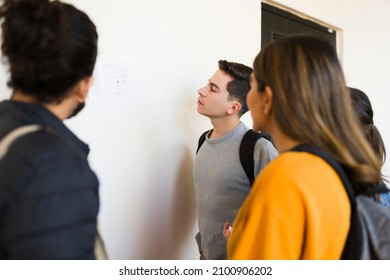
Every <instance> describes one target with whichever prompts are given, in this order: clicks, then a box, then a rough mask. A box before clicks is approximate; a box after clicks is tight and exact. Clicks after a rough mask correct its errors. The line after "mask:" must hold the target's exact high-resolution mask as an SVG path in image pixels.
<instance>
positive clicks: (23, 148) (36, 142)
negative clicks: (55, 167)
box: [10, 129, 75, 161]
mask: <svg viewBox="0 0 390 280" xmlns="http://www.w3.org/2000/svg"><path fill="white" fill-rule="evenodd" d="M10 152H14V153H15V154H16V155H18V156H22V157H23V158H29V159H31V160H32V161H43V160H53V159H55V158H62V157H67V156H74V155H75V152H74V151H73V149H72V148H71V147H69V145H67V144H66V143H65V142H64V141H63V140H61V139H60V138H59V136H57V135H55V134H54V133H51V132H49V131H46V130H44V129H42V130H37V131H35V132H32V133H29V134H27V135H24V136H23V137H21V138H20V139H17V140H16V141H15V143H14V147H13V148H12V150H10Z"/></svg>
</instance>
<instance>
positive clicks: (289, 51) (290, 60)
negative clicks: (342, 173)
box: [253, 35, 381, 188]
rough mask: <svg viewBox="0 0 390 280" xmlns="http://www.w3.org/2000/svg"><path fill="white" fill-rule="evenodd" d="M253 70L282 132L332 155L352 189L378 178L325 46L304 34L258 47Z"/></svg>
mask: <svg viewBox="0 0 390 280" xmlns="http://www.w3.org/2000/svg"><path fill="white" fill-rule="evenodd" d="M253 68H254V75H255V78H256V80H257V83H258V85H259V91H260V92H261V91H262V89H264V87H265V86H266V85H267V86H269V87H270V88H271V89H272V92H273V105H272V106H273V107H272V112H273V114H274V117H275V120H276V122H277V124H278V126H279V127H280V129H281V130H282V132H283V133H284V134H286V135H287V136H289V137H291V138H292V139H295V140H297V141H300V142H303V143H308V144H311V145H314V146H316V147H318V148H321V149H322V150H324V151H325V152H327V153H328V154H329V155H331V156H332V157H334V158H335V159H336V160H337V161H339V162H340V163H341V164H342V165H343V166H344V167H345V168H346V170H347V172H348V175H349V177H350V179H351V181H352V183H353V184H354V185H355V186H358V188H366V187H368V186H373V185H376V184H378V183H379V182H380V179H381V173H380V169H381V162H380V160H378V157H377V156H376V155H375V153H374V152H373V150H372V148H371V146H370V145H369V143H368V142H367V140H366V139H365V137H364V135H363V134H362V133H361V129H360V127H359V125H358V123H357V120H356V118H355V116H354V113H353V110H352V105H351V100H350V94H349V91H348V88H347V86H346V84H345V79H344V74H343V71H342V68H341V65H340V62H339V60H338V57H337V52H336V50H335V49H334V48H333V47H332V46H331V45H329V44H328V43H327V42H325V41H323V40H321V39H318V38H315V37H310V36H304V35H298V36H292V37H287V38H283V39H280V40H278V41H275V42H273V43H271V44H270V45H268V46H266V47H265V48H264V49H262V50H261V52H260V54H259V55H258V56H257V57H256V59H255V61H254V67H253ZM260 94H261V93H260Z"/></svg>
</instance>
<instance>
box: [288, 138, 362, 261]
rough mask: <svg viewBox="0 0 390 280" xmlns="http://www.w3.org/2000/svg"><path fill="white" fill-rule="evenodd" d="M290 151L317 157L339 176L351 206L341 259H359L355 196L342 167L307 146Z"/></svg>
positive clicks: (320, 152)
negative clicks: (349, 223) (349, 221)
mask: <svg viewBox="0 0 390 280" xmlns="http://www.w3.org/2000/svg"><path fill="white" fill-rule="evenodd" d="M291 151H297V152H308V153H311V154H314V155H316V156H319V157H320V158H322V159H323V160H325V161H326V162H327V163H328V164H329V165H330V166H331V167H332V168H333V169H334V170H335V171H336V172H337V174H338V175H339V177H340V179H341V181H342V183H343V185H344V188H345V190H346V192H347V194H348V198H349V201H350V204H351V225H350V228H349V232H348V236H347V240H346V243H345V245H344V250H343V253H342V256H341V259H344V260H356V259H359V258H360V252H361V251H362V244H363V232H362V225H361V222H360V219H359V217H358V212H357V203H356V197H355V195H356V194H355V191H354V189H353V187H352V184H351V182H350V180H349V179H348V176H347V175H346V173H345V171H344V169H343V167H342V166H341V164H340V163H338V162H337V161H336V160H335V159H334V158H332V157H331V156H329V155H328V154H327V153H325V152H324V151H322V150H320V149H318V148H316V147H313V146H311V145H309V144H301V145H298V146H297V147H295V148H293V149H292V150H291Z"/></svg>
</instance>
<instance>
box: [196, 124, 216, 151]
mask: <svg viewBox="0 0 390 280" xmlns="http://www.w3.org/2000/svg"><path fill="white" fill-rule="evenodd" d="M211 130H212V129H210V130H207V131H205V132H203V133H202V135H201V136H200V137H199V140H198V148H196V153H198V151H199V149H200V147H201V146H202V144H203V142H204V141H205V140H206V135H207V133H209V132H210V131H211Z"/></svg>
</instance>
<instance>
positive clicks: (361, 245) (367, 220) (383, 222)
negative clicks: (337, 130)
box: [292, 144, 390, 260]
mask: <svg viewBox="0 0 390 280" xmlns="http://www.w3.org/2000/svg"><path fill="white" fill-rule="evenodd" d="M292 151H298V152H308V153H311V154H314V155H317V156H319V157H321V158H322V159H323V160H325V161H326V162H327V163H328V164H329V165H330V166H332V167H333V169H334V170H335V171H336V172H337V174H338V175H339V177H340V179H341V180H342V182H343V185H344V187H345V190H346V191H347V194H348V198H349V200H350V203H351V226H350V229H349V233H348V237H347V241H346V243H345V246H344V250H343V254H342V256H341V259H345V260H359V259H363V260H369V259H376V260H390V208H389V207H386V206H384V205H381V204H380V203H378V202H376V201H375V200H374V199H373V198H370V197H368V196H367V195H366V194H362V193H356V192H355V191H354V188H353V187H352V184H351V182H350V180H349V179H348V176H347V173H346V171H345V170H344V169H343V167H342V165H341V164H339V163H338V162H337V161H336V160H335V159H333V158H332V157H331V156H329V155H328V154H326V153H325V152H323V151H321V150H320V149H318V148H315V147H313V146H310V145H307V144H302V145H299V146H297V147H295V148H294V149H293V150H292ZM383 192H389V189H388V188H387V187H386V186H385V185H384V184H381V185H379V186H377V187H376V188H374V190H373V191H371V192H370V194H373V193H383Z"/></svg>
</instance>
